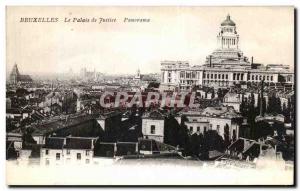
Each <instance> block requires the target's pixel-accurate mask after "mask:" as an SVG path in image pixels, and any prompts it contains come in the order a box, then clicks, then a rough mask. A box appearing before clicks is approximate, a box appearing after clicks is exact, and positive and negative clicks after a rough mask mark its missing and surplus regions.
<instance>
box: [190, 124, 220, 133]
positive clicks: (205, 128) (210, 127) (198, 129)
mask: <svg viewBox="0 0 300 191" xmlns="http://www.w3.org/2000/svg"><path fill="white" fill-rule="evenodd" d="M203 129H204V132H206V131H207V127H206V126H204V127H203ZM211 129H212V124H210V125H209V130H211ZM189 130H190V132H193V131H194V127H193V126H190V129H189ZM219 131H220V125H217V132H219ZM197 132H200V127H199V126H198V127H197Z"/></svg>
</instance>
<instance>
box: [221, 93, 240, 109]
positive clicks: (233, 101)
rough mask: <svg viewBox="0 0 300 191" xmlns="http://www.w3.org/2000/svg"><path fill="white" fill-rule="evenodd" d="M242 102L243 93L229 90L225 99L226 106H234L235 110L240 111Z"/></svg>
mask: <svg viewBox="0 0 300 191" xmlns="http://www.w3.org/2000/svg"><path fill="white" fill-rule="evenodd" d="M241 103H242V96H241V94H237V93H234V92H228V93H227V94H226V95H225V96H224V99H223V105H224V106H232V107H233V108H234V110H235V111H237V112H240V106H241Z"/></svg>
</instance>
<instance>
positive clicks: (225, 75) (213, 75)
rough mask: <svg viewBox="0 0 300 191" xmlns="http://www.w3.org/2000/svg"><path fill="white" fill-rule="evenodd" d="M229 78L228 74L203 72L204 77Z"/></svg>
mask: <svg viewBox="0 0 300 191" xmlns="http://www.w3.org/2000/svg"><path fill="white" fill-rule="evenodd" d="M205 78H207V79H226V80H227V79H228V74H206V73H205V72H204V73H203V79H205Z"/></svg>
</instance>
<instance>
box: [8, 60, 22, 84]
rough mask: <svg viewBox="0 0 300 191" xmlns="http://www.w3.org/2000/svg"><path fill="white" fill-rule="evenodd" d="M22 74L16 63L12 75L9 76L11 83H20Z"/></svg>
mask: <svg viewBox="0 0 300 191" xmlns="http://www.w3.org/2000/svg"><path fill="white" fill-rule="evenodd" d="M19 75H20V72H19V69H18V65H17V64H16V63H15V65H14V67H13V69H12V71H11V73H10V75H9V81H10V83H12V84H16V83H17V82H18V78H19Z"/></svg>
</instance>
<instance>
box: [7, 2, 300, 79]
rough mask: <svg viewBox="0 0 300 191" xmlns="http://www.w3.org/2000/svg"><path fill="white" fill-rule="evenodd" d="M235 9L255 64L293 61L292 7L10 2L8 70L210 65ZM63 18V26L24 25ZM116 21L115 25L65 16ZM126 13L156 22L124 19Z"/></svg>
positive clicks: (126, 70) (122, 70) (121, 70)
mask: <svg viewBox="0 0 300 191" xmlns="http://www.w3.org/2000/svg"><path fill="white" fill-rule="evenodd" d="M227 14H230V16H231V19H232V20H233V21H234V22H235V23H236V26H237V32H238V34H239V35H240V49H241V50H242V51H243V52H244V55H245V56H247V57H249V58H250V57H251V56H253V57H254V62H258V63H262V64H285V65H290V67H291V68H293V66H294V9H293V7H54V6H53V7H10V6H8V7H7V9H6V65H7V67H6V73H7V74H9V72H10V71H11V69H12V67H13V65H14V64H15V63H16V64H18V68H19V71H20V72H21V73H23V74H46V73H64V72H67V71H69V70H70V69H72V71H73V72H79V71H80V69H81V68H83V67H86V68H87V69H88V70H94V69H95V70H96V71H97V72H103V73H108V74H134V73H136V71H137V70H138V69H140V71H141V73H157V72H160V62H161V61H163V60H185V61H189V62H190V64H191V65H202V64H204V61H205V58H206V56H208V55H209V54H211V53H212V51H213V50H214V49H216V48H217V34H218V32H219V29H220V23H221V22H222V21H223V20H225V19H226V16H227ZM22 17H23V18H25V17H57V18H58V20H59V21H58V22H56V23H33V22H27V23H24V22H20V19H21V18H22ZM93 17H95V18H97V19H99V18H100V17H102V18H116V19H117V21H116V22H111V23H101V24H99V23H93V22H87V23H82V22H81V23H78V22H75V23H73V22H70V23H66V22H64V19H65V18H71V19H73V18H88V19H91V18H93ZM124 18H133V19H138V18H145V19H150V22H145V23H124V22H123V20H124Z"/></svg>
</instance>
